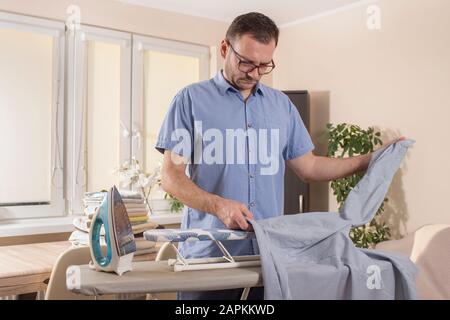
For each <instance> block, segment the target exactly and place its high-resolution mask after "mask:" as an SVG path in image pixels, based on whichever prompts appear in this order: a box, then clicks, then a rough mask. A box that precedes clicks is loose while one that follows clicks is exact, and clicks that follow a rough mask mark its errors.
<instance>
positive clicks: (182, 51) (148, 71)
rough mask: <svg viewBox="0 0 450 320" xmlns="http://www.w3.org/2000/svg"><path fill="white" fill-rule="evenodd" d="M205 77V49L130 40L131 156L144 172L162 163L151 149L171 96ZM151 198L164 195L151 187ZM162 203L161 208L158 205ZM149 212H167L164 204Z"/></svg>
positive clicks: (144, 40)
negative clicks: (132, 133)
mask: <svg viewBox="0 0 450 320" xmlns="http://www.w3.org/2000/svg"><path fill="white" fill-rule="evenodd" d="M208 76H209V48H207V47H203V46H197V45H192V44H186V43H180V42H175V41H168V40H162V39H155V38H150V37H142V36H134V37H133V117H132V123H133V132H134V133H135V136H138V137H139V139H134V140H133V142H132V156H133V157H135V158H136V159H138V160H139V162H140V163H141V164H142V167H143V169H144V170H145V171H146V172H152V171H153V170H154V169H155V168H156V167H157V166H158V165H159V163H160V162H161V161H162V155H161V154H160V153H159V152H158V151H157V150H155V144H156V140H157V137H158V133H159V130H160V127H161V125H162V122H163V120H164V117H165V115H166V112H167V110H168V107H169V106H170V103H171V101H172V99H173V97H174V96H175V94H176V93H177V92H178V91H179V90H181V89H182V88H183V87H185V86H187V85H189V84H191V83H194V82H198V81H201V80H206V79H207V78H208ZM154 191H155V194H153V195H152V198H161V199H162V197H163V195H164V193H163V192H162V191H161V190H157V189H156V188H155V190H154ZM160 203H162V206H163V207H161V206H160ZM152 205H153V209H155V210H167V208H166V204H164V201H160V202H159V203H158V201H156V202H155V201H153V204H152Z"/></svg>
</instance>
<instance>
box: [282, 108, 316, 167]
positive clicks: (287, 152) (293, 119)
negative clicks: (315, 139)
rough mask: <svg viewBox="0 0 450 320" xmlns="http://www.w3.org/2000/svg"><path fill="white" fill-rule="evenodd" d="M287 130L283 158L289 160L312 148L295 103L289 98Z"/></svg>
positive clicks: (312, 145)
mask: <svg viewBox="0 0 450 320" xmlns="http://www.w3.org/2000/svg"><path fill="white" fill-rule="evenodd" d="M289 113H290V115H289V132H288V141H287V144H286V147H285V148H284V150H283V158H284V159H285V160H291V159H294V158H297V157H300V156H303V155H304V154H306V153H308V152H310V151H312V150H314V144H313V143H312V141H311V137H310V135H309V133H308V130H306V127H305V124H304V123H303V120H302V118H301V117H300V114H299V112H298V110H297V108H296V107H295V105H294V104H293V103H292V102H291V101H290V100H289Z"/></svg>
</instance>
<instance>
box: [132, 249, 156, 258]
mask: <svg viewBox="0 0 450 320" xmlns="http://www.w3.org/2000/svg"><path fill="white" fill-rule="evenodd" d="M158 250H159V249H158V248H156V247H155V248H150V249H144V250H138V251H136V252H135V253H134V255H135V256H142V255H144V254H149V253H155V252H158Z"/></svg>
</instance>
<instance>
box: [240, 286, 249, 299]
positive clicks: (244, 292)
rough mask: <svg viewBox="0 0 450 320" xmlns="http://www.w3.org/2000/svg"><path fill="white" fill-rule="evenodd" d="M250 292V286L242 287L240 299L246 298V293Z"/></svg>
mask: <svg viewBox="0 0 450 320" xmlns="http://www.w3.org/2000/svg"><path fill="white" fill-rule="evenodd" d="M249 292H250V288H244V290H243V291H242V295H241V300H247V297H248V294H249Z"/></svg>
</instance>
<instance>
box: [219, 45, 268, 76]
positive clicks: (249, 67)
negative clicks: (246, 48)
mask: <svg viewBox="0 0 450 320" xmlns="http://www.w3.org/2000/svg"><path fill="white" fill-rule="evenodd" d="M228 45H229V46H230V48H231V50H232V51H233V52H234V54H235V55H236V57H237V59H238V68H239V70H240V71H242V72H245V73H249V72H252V71H253V70H255V69H256V68H258V74H259V75H260V76H262V75H265V74H269V73H271V72H272V70H273V69H274V68H275V63H274V62H273V60H272V61H271V62H269V63H266V64H260V65H259V66H257V65H256V64H254V63H252V62H249V61H248V60H247V59H245V58H244V57H243V56H241V55H240V54H239V53H237V52H236V50H234V48H233V46H232V45H231V43H229V42H228Z"/></svg>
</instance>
